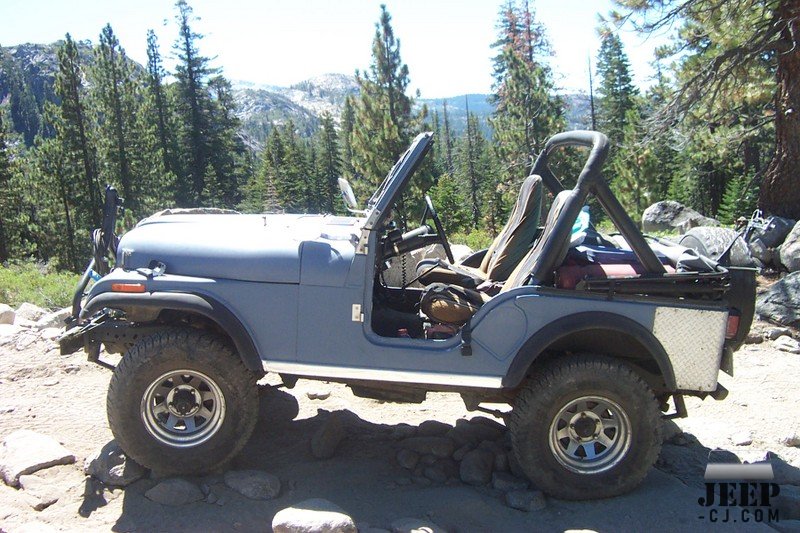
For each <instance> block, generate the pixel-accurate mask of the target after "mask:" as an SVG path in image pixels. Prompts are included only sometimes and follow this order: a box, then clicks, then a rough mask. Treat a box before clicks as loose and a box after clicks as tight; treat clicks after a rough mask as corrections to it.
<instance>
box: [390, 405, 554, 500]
mask: <svg viewBox="0 0 800 533" xmlns="http://www.w3.org/2000/svg"><path fill="white" fill-rule="evenodd" d="M397 448H398V449H397V453H396V455H395V458H396V460H397V464H399V465H400V466H401V467H402V468H404V469H405V470H407V471H408V472H409V477H407V478H406V477H404V478H401V479H398V480H397V483H398V484H401V485H405V484H408V483H413V484H415V485H420V486H429V485H433V484H437V485H441V484H452V483H459V482H460V483H466V484H468V485H472V486H475V487H486V488H489V489H491V490H493V491H496V493H498V495H503V498H504V499H505V501H506V504H507V505H508V506H509V507H512V508H514V509H519V510H523V511H528V512H529V511H534V510H538V509H541V508H543V507H544V505H545V500H544V496H543V495H542V493H541V492H540V491H538V490H531V489H530V482H529V481H528V479H527V478H526V476H525V473H524V472H523V471H522V468H521V467H520V465H519V463H518V462H517V460H516V457H515V456H514V453H513V452H512V450H511V443H510V440H509V437H508V432H507V431H506V428H505V426H503V425H502V424H500V423H498V422H495V421H494V420H491V419H489V418H485V417H480V416H479V417H475V418H473V419H471V420H466V419H460V420H458V421H457V422H456V425H455V426H450V425H448V424H443V423H441V422H425V423H423V424H421V425H420V426H419V428H418V430H417V432H416V433H415V434H414V435H413V436H405V438H403V439H402V440H400V441H399V442H398V443H397Z"/></svg>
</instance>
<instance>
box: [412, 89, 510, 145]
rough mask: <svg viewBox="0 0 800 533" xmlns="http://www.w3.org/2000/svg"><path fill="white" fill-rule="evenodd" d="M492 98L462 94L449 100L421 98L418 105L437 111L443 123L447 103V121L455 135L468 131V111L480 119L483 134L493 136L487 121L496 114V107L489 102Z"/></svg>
mask: <svg viewBox="0 0 800 533" xmlns="http://www.w3.org/2000/svg"><path fill="white" fill-rule="evenodd" d="M490 97H491V95H489V94H462V95H460V96H450V97H448V98H421V99H419V100H417V104H418V105H422V104H425V105H427V106H428V111H429V112H430V113H433V112H434V111H436V113H438V115H439V122H440V123H441V122H443V121H444V102H447V120H448V123H449V124H450V128H451V130H452V132H453V135H460V134H461V132H463V131H464V130H466V129H467V111H469V112H470V113H473V114H474V115H476V116H477V117H478V119H479V120H480V122H481V128H482V130H483V133H484V134H485V135H491V127H490V126H489V121H488V120H487V119H488V118H489V117H490V116H491V114H492V113H493V112H494V105H493V104H492V103H491V102H490V101H489V98H490Z"/></svg>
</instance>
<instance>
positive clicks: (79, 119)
mask: <svg viewBox="0 0 800 533" xmlns="http://www.w3.org/2000/svg"><path fill="white" fill-rule="evenodd" d="M54 86H55V92H56V95H57V96H58V98H59V99H60V101H61V105H60V106H57V107H56V106H53V105H51V106H50V107H49V109H50V111H49V113H48V114H49V115H50V117H51V118H50V122H51V123H53V124H54V126H55V131H56V140H57V146H56V147H54V148H53V149H52V150H51V155H52V156H54V157H61V158H63V163H62V164H59V165H56V166H52V167H51V169H52V170H53V171H54V172H59V176H58V179H59V185H58V194H61V195H67V196H66V197H64V198H62V200H63V202H62V203H63V204H64V206H65V211H66V210H68V208H67V204H68V203H69V202H73V201H75V202H76V208H75V211H76V213H75V215H76V216H75V221H74V222H76V223H74V224H73V223H72V222H73V221H71V222H70V224H69V226H70V232H69V234H68V235H67V238H68V239H71V240H74V238H75V235H74V233H72V231H73V230H77V229H79V228H80V229H82V230H85V231H87V232H88V230H89V229H91V228H93V227H99V225H100V210H101V205H100V184H99V181H98V179H97V155H96V149H95V147H94V144H93V141H92V139H90V130H89V121H88V117H87V113H86V109H85V104H84V101H85V98H86V96H85V90H84V87H83V74H82V70H81V66H80V61H79V56H78V47H77V45H76V44H75V41H73V40H72V37H71V36H70V35H69V34H67V35H66V39H65V42H64V44H63V45H62V46H61V48H60V49H59V50H58V71H57V72H56V75H55V82H54ZM79 183H80V185H78V184H79ZM83 215H85V218H84V216H83ZM68 218H69V217H68ZM70 248H71V249H74V246H71V247H70ZM71 262H72V265H71V266H72V267H73V268H76V269H78V268H80V267H79V265H78V264H77V262H76V261H74V260H73V261H71Z"/></svg>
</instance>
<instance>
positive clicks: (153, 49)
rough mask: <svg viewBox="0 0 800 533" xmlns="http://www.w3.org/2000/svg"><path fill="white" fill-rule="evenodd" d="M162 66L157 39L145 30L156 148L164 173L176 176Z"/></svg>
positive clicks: (169, 115)
mask: <svg viewBox="0 0 800 533" xmlns="http://www.w3.org/2000/svg"><path fill="white" fill-rule="evenodd" d="M165 75H166V72H165V71H164V66H163V64H162V61H161V52H160V51H159V47H158V39H157V37H156V34H155V32H154V31H153V30H147V89H148V93H149V97H150V107H151V109H152V112H153V118H154V119H155V120H154V123H155V126H156V132H157V135H158V147H159V151H160V153H161V158H162V165H163V167H164V172H165V173H168V174H173V175H176V174H178V172H179V168H178V164H177V162H176V161H175V155H176V152H177V147H176V146H175V139H174V136H173V133H172V132H173V131H174V129H173V124H172V120H171V117H172V111H171V110H170V108H169V102H168V100H167V94H166V91H165V90H164V76H165Z"/></svg>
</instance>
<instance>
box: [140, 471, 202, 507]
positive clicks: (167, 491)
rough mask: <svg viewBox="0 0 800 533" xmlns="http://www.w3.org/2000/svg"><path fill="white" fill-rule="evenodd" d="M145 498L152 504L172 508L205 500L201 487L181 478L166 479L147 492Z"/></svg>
mask: <svg viewBox="0 0 800 533" xmlns="http://www.w3.org/2000/svg"><path fill="white" fill-rule="evenodd" d="M144 496H145V498H147V499H148V500H150V501H152V502H156V503H160V504H161V505H169V506H170V507H176V506H178V505H186V504H189V503H193V502H199V501H200V500H202V499H203V498H205V496H204V495H203V491H202V490H200V487H198V486H197V485H195V484H194V483H192V482H190V481H187V480H185V479H181V478H172V479H165V480H164V481H162V482H161V483H159V484H158V485H156V486H155V487H153V488H152V489H150V490H148V491H147V492H145V493H144Z"/></svg>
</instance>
